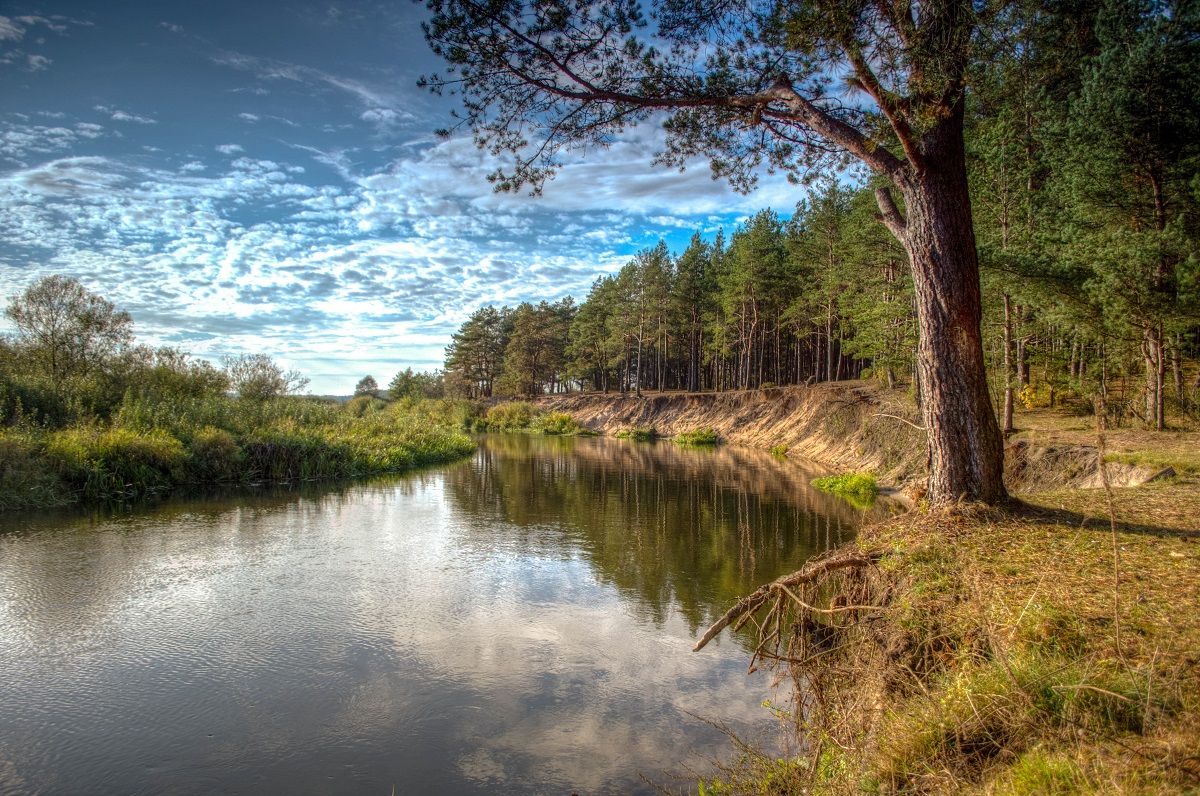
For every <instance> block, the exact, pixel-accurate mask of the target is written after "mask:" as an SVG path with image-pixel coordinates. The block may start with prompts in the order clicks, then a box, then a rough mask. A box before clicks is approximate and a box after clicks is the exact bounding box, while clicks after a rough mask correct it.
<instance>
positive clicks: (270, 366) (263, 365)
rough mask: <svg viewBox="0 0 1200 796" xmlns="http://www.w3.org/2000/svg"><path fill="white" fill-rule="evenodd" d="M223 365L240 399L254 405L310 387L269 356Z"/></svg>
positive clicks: (237, 358)
mask: <svg viewBox="0 0 1200 796" xmlns="http://www.w3.org/2000/svg"><path fill="white" fill-rule="evenodd" d="M221 365H222V366H223V367H224V368H225V373H226V375H227V376H228V377H229V384H230V386H231V387H232V388H233V390H234V392H236V393H237V394H238V397H240V398H245V399H246V400H250V401H268V400H270V399H272V398H279V397H281V396H284V395H291V394H293V393H297V392H299V391H300V390H302V389H304V387H305V386H306V385H307V384H308V379H307V378H306V377H304V376H302V375H300V373H298V372H297V371H294V370H284V369H283V367H282V366H281V365H279V364H278V363H277V362H275V360H273V359H271V358H270V357H269V356H267V355H266V354H240V355H238V356H227V357H222V358H221ZM372 381H374V380H373V379H372Z"/></svg>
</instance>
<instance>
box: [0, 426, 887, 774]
mask: <svg viewBox="0 0 1200 796" xmlns="http://www.w3.org/2000/svg"><path fill="white" fill-rule="evenodd" d="M808 479H809V474H808V473H807V472H806V471H805V470H804V469H803V468H801V467H799V466H798V465H796V464H795V463H779V462H776V461H774V460H773V459H771V458H770V457H767V456H765V455H759V454H757V453H755V452H751V451H741V450H737V449H733V448H722V449H718V450H716V451H706V450H682V449H679V448H677V447H676V446H673V445H670V444H661V443H660V444H657V445H646V444H636V443H628V442H621V441H615V440H608V439H578V440H576V439H555V438H537V437H529V436H507V437H488V438H485V439H484V440H483V441H482V445H481V447H480V450H479V451H478V453H477V454H476V455H475V456H474V457H472V458H471V459H469V460H465V461H463V462H460V463H457V464H454V465H450V466H446V467H442V468H438V469H434V470H428V471H424V472H420V473H416V474H412V475H408V476H404V477H397V478H391V479H387V480H382V481H374V482H370V483H365V484H356V485H353V486H350V487H341V488H337V489H328V488H326V489H324V490H317V491H293V492H276V493H272V494H246V493H242V494H239V495H237V496H234V497H224V498H212V499H204V500H199V499H197V500H187V501H172V502H170V503H166V504H163V505H160V506H158V507H155V508H152V509H148V510H144V511H140V512H136V513H133V514H129V515H125V516H80V515H63V514H57V515H36V516H33V517H31V516H29V515H25V516H22V517H3V518H0V792H5V793H7V792H13V793H72V794H75V793H96V794H104V793H111V794H136V793H163V792H170V793H244V792H280V793H282V792H287V793H378V794H385V795H386V794H390V793H392V792H393V789H394V792H395V793H396V794H432V793H453V794H457V793H464V794H469V793H489V794H495V793H522V792H528V793H563V794H567V793H570V792H572V791H577V792H579V793H581V794H584V793H629V792H638V791H643V790H647V788H646V786H645V785H644V783H643V782H642V780H641V779H639V775H640V774H645V775H647V776H649V777H650V778H652V779H656V780H658V781H662V782H668V783H670V782H672V780H671V779H670V776H671V772H677V771H679V770H681V769H683V767H685V766H687V765H689V764H691V765H694V766H699V767H700V768H703V765H704V760H705V759H706V758H708V757H710V756H713V755H720V754H723V753H725V752H727V742H725V741H724V739H723V738H722V737H721V736H719V735H718V734H716V733H715V732H714V731H712V730H711V729H710V728H709V727H707V726H706V725H705V724H704V723H702V722H700V721H699V720H697V719H696V718H694V717H693V716H692V715H690V714H697V715H701V716H709V717H720V718H721V719H723V720H725V721H728V722H730V723H731V724H732V725H733V726H735V727H737V728H739V729H740V730H742V731H746V732H750V733H754V732H758V731H762V730H763V729H764V727H767V728H769V725H770V718H769V716H768V715H767V712H766V711H765V710H763V709H762V708H761V707H760V703H761V701H762V700H763V699H764V698H767V697H770V696H773V694H772V692H771V691H770V690H769V685H768V682H767V675H765V674H762V673H757V674H755V675H753V676H747V674H746V664H747V661H748V653H747V651H746V641H745V640H744V639H738V638H732V637H728V636H722V637H721V638H720V639H718V641H717V642H716V643H714V644H712V645H710V646H709V647H708V648H707V649H706V650H704V651H703V652H701V653H692V652H690V648H691V645H692V643H693V642H694V640H695V638H696V636H697V635H698V633H699V632H702V631H703V629H704V627H706V626H707V624H708V623H709V622H710V621H712V620H713V619H715V618H716V616H718V615H720V613H721V612H723V611H724V610H725V608H727V607H728V605H729V604H730V603H731V602H732V601H733V600H734V599H736V598H737V597H738V596H740V595H742V594H744V593H746V592H747V591H749V590H751V589H753V588H755V587H756V586H757V585H758V584H759V583H761V582H762V581H764V580H766V579H769V578H773V577H776V576H778V575H780V574H782V573H784V572H786V571H790V570H792V569H795V568H796V567H798V566H799V565H800V564H801V563H802V562H803V561H804V560H805V559H806V558H808V557H809V556H810V555H812V554H813V553H815V552H817V551H820V550H822V549H825V548H826V547H828V546H830V545H834V544H837V543H838V542H840V541H844V540H846V539H848V538H849V536H850V535H851V534H852V532H853V529H854V528H855V527H857V526H858V525H859V524H860V523H861V522H862V521H863V519H864V517H863V514H862V513H861V512H858V511H855V510H853V509H851V508H849V507H848V506H846V505H845V504H841V503H839V502H838V501H837V500H836V499H834V498H830V497H827V496H825V495H822V494H820V493H816V492H813V491H811V490H810V489H808V487H807V481H808Z"/></svg>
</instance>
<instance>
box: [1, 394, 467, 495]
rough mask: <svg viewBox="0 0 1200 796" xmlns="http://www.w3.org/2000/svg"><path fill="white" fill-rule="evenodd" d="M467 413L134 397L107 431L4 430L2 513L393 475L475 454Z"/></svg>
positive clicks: (457, 407) (436, 406)
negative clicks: (186, 487) (229, 487)
mask: <svg viewBox="0 0 1200 796" xmlns="http://www.w3.org/2000/svg"><path fill="white" fill-rule="evenodd" d="M471 414H472V410H470V409H469V407H467V406H465V405H462V404H461V403H459V402H446V401H429V402H412V401H408V402H405V401H401V402H398V403H396V404H392V405H389V406H386V407H383V406H374V405H372V406H369V407H367V408H365V409H364V410H363V411H361V412H360V411H358V407H343V406H338V405H337V404H335V403H330V402H321V401H314V400H311V399H302V398H280V399H276V400H272V401H244V400H239V399H235V398H228V397H224V396H221V397H211V396H210V397H205V398H195V399H193V398H187V397H174V398H171V399H168V400H154V399H150V398H146V397H136V396H126V399H125V401H124V402H123V403H122V405H121V407H120V409H119V411H118V412H117V413H116V416H115V417H114V420H113V422H112V424H111V425H109V426H107V427H105V426H100V425H80V426H76V427H71V428H67V429H63V430H60V431H49V430H46V429H43V428H38V427H30V428H27V429H24V430H16V429H8V430H0V510H4V509H20V508H30V507H47V506H56V505H64V504H70V503H77V502H121V501H130V500H136V499H140V498H144V497H146V496H149V495H157V494H163V493H166V492H168V491H170V490H171V489H174V488H175V487H177V486H180V485H183V484H208V483H229V482H262V481H295V480H313V479H323V478H348V477H358V476H365V475H371V474H375V473H385V472H397V471H401V470H404V469H407V468H410V467H415V466H419V465H425V464H434V463H438V462H444V461H450V460H453V459H456V458H459V457H461V456H464V455H466V454H468V453H470V452H471V451H472V450H474V448H475V444H474V442H472V440H471V439H470V437H468V436H467V435H466V434H465V433H464V431H463V427H464V425H465V424H466V423H467V422H468V420H469V418H470V417H471Z"/></svg>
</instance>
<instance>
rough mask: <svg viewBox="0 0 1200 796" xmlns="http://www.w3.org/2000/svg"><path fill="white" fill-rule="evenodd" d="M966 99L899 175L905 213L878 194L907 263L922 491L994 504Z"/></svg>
mask: <svg viewBox="0 0 1200 796" xmlns="http://www.w3.org/2000/svg"><path fill="white" fill-rule="evenodd" d="M962 120H963V105H962V102H961V101H960V102H959V103H958V104H957V105H956V106H955V108H954V109H953V111H952V112H951V113H950V114H949V116H948V117H947V118H945V119H943V120H942V121H941V122H940V123H938V124H937V125H936V126H935V127H934V128H932V129H931V130H930V131H929V132H928V133H926V135H925V137H924V140H923V142H922V143H923V147H922V149H923V154H924V161H925V164H924V166H925V167H924V168H922V169H920V170H916V169H906V170H905V172H904V173H903V174H901V175H898V177H897V179H896V183H897V186H898V187H899V189H900V191H901V193H902V194H903V196H904V201H905V210H906V214H907V217H906V219H900V217H899V212H898V210H897V209H896V207H895V205H894V203H892V202H891V201H890V197H885V196H883V195H880V209H881V210H882V211H883V221H884V223H885V224H886V225H887V226H888V228H889V229H890V230H892V232H893V233H894V234H897V237H898V239H899V240H900V242H901V243H902V244H903V245H904V248H905V250H906V251H907V252H908V256H909V262H910V263H911V265H912V273H913V287H914V292H915V294H916V303H917V318H918V321H919V323H920V329H921V333H920V336H919V339H918V342H917V372H918V377H919V382H920V387H921V393H922V405H921V414H922V417H923V419H924V421H925V428H926V433H927V435H928V440H929V500H930V502H931V503H933V504H935V505H938V504H941V505H944V504H949V503H953V502H956V501H959V500H980V501H984V502H986V503H998V502H1000V501H1002V500H1004V499H1005V498H1006V497H1007V493H1006V491H1005V488H1004V477H1003V476H1004V470H1003V468H1004V444H1003V437H1002V436H1001V434H1000V426H999V424H998V423H997V422H996V416H995V414H994V413H993V410H992V402H991V398H990V397H989V395H988V388H987V374H986V372H985V368H984V356H983V340H982V334H981V332H980V323H981V321H982V302H981V296H980V287H979V260H978V253H977V251H976V248H975V231H974V228H973V226H972V219H971V200H970V195H969V192H968V189H967V173H966V161H965V153H964V146H963V135H962Z"/></svg>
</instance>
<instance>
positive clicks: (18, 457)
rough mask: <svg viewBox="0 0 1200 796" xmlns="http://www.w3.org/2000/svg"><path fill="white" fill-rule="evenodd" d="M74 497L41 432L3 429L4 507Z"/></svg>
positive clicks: (0, 489)
mask: <svg viewBox="0 0 1200 796" xmlns="http://www.w3.org/2000/svg"><path fill="white" fill-rule="evenodd" d="M70 501H71V495H70V491H69V490H68V489H67V487H66V485H65V484H64V483H63V481H62V479H61V478H60V477H59V475H58V473H57V472H56V471H55V470H54V467H53V466H52V463H51V462H50V460H49V459H48V458H47V457H46V455H45V445H44V443H43V441H42V440H41V439H40V437H39V436H38V435H35V434H32V433H28V432H20V431H14V430H9V429H0V511H5V510H11V509H25V508H49V507H52V506H62V505H66V504H67V503H69V502H70Z"/></svg>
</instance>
